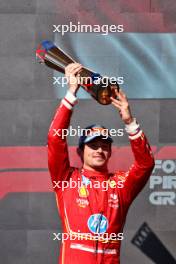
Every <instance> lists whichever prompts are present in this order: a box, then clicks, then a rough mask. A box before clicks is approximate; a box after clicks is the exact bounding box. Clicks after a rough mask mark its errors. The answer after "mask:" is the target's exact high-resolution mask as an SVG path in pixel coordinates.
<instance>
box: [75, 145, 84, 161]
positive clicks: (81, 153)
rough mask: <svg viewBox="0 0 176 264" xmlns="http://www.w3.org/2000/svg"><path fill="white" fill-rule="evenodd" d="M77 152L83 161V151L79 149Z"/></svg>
mask: <svg viewBox="0 0 176 264" xmlns="http://www.w3.org/2000/svg"><path fill="white" fill-rule="evenodd" d="M76 152H77V154H78V156H79V157H80V159H81V160H82V161H83V149H80V148H77V149H76Z"/></svg>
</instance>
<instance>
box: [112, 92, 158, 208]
mask: <svg viewBox="0 0 176 264" xmlns="http://www.w3.org/2000/svg"><path fill="white" fill-rule="evenodd" d="M117 96H118V98H119V100H116V99H113V98H112V104H113V105H114V106H115V107H116V108H117V109H118V110H119V113H120V116H121V118H122V120H123V122H124V123H125V126H126V132H127V133H128V136H129V139H130V143H131V147H132V151H133V154H134V159H135V161H134V163H133V165H132V166H131V167H130V169H129V171H128V172H126V173H124V175H121V179H122V180H123V181H124V187H123V188H122V190H121V192H122V197H123V201H124V203H125V204H126V205H127V206H128V205H130V203H131V202H132V201H133V199H134V198H135V197H136V196H137V194H138V193H139V192H140V191H141V190H142V188H143V187H144V185H145V184H146V182H147V180H148V178H149V177H150V174H151V172H152V170H153V167H154V158H153V154H152V151H151V148H150V145H149V143H148V141H147V138H146V136H145V135H144V133H143V131H142V130H141V129H140V126H139V124H138V123H137V122H136V119H135V118H133V117H132V114H131V111H130V107H129V104H128V100H127V98H126V95H125V94H124V93H123V92H122V90H120V91H119V93H117Z"/></svg>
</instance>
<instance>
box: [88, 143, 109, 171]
mask: <svg viewBox="0 0 176 264" xmlns="http://www.w3.org/2000/svg"><path fill="white" fill-rule="evenodd" d="M110 156H111V143H110V142H108V141H107V140H105V139H103V138H95V139H94V140H92V141H91V142H89V143H86V144H85V146H84V151H83V160H84V166H85V167H87V168H88V167H90V168H92V169H96V170H103V169H106V168H107V163H108V160H109V158H110Z"/></svg>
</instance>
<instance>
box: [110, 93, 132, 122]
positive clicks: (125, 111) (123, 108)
mask: <svg viewBox="0 0 176 264" xmlns="http://www.w3.org/2000/svg"><path fill="white" fill-rule="evenodd" d="M116 95H117V97H118V98H119V100H117V99H114V98H113V97H111V100H112V105H114V106H115V107H116V108H117V109H118V110H119V113H120V116H121V118H122V120H123V122H124V123H125V124H127V125H129V124H130V123H131V122H132V121H133V117H132V114H131V111H130V106H129V104H128V99H127V97H126V95H125V93H124V92H123V91H122V90H121V89H120V90H119V92H118V91H117V90H116Z"/></svg>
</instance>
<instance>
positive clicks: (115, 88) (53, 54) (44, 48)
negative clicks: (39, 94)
mask: <svg viewBox="0 0 176 264" xmlns="http://www.w3.org/2000/svg"><path fill="white" fill-rule="evenodd" d="M36 57H37V59H38V61H39V62H40V63H43V64H45V65H47V66H48V67H50V68H52V69H54V70H56V71H59V72H61V73H63V74H64V73H65V68H66V67H67V66H68V64H71V63H76V61H75V60H73V59H72V58H71V57H70V56H69V55H68V54H66V53H65V52H64V51H63V50H62V49H60V48H59V47H57V46H56V45H55V44H54V43H53V42H51V41H48V40H45V41H43V42H42V43H41V44H40V45H39V47H38V48H37V50H36ZM79 65H80V64H79ZM77 78H78V79H79V84H80V85H81V87H83V89H84V90H86V91H87V92H88V93H89V94H90V95H91V96H92V97H93V98H94V99H95V100H96V101H97V102H98V103H100V104H102V105H108V104H111V102H112V98H116V97H117V93H118V92H119V85H118V83H117V82H113V83H111V82H110V79H107V77H102V76H101V75H100V74H98V73H96V72H94V71H92V70H90V69H88V68H85V67H80V70H79V72H78V74H77Z"/></svg>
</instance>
